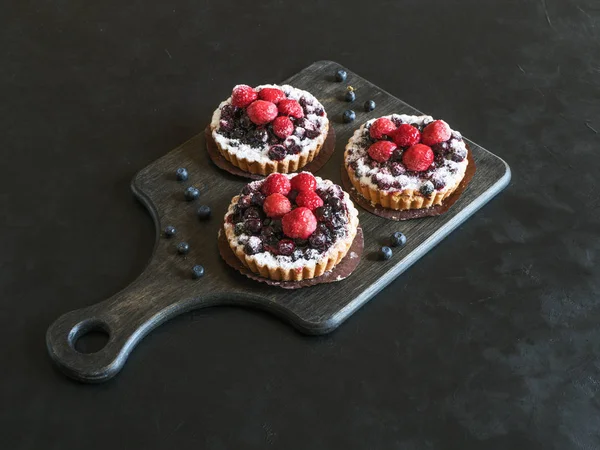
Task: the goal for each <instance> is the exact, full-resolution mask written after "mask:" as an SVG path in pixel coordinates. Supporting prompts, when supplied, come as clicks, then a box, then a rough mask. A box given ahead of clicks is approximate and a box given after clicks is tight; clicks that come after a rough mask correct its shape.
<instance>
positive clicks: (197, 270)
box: [192, 264, 204, 280]
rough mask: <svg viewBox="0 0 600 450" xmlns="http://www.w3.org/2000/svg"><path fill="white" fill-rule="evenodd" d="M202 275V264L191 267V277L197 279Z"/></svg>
mask: <svg viewBox="0 0 600 450" xmlns="http://www.w3.org/2000/svg"><path fill="white" fill-rule="evenodd" d="M203 276H204V267H203V266H201V265H200V264H197V265H195V266H194V267H192V278H194V279H195V280H197V279H198V278H202V277H203Z"/></svg>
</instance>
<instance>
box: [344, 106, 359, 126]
mask: <svg viewBox="0 0 600 450" xmlns="http://www.w3.org/2000/svg"><path fill="white" fill-rule="evenodd" d="M354 119H356V113H355V112H354V111H352V110H351V109H347V110H346V111H344V114H343V115H342V120H343V121H344V123H350V122H353V121H354Z"/></svg>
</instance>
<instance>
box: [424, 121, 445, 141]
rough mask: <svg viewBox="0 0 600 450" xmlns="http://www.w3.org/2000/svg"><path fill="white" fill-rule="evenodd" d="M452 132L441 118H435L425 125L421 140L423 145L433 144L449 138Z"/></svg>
mask: <svg viewBox="0 0 600 450" xmlns="http://www.w3.org/2000/svg"><path fill="white" fill-rule="evenodd" d="M451 135H452V132H451V131H450V127H449V126H448V124H447V123H446V122H444V121H443V120H436V121H434V122H431V123H430V124H429V125H427V126H426V127H425V129H424V130H423V133H422V134H421V142H423V144H425V145H435V144H439V143H440V142H445V141H447V140H448V139H450V136H451Z"/></svg>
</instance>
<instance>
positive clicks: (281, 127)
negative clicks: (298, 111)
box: [273, 116, 294, 139]
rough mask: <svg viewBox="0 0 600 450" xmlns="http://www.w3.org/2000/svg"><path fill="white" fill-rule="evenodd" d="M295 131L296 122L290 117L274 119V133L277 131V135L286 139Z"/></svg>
mask: <svg viewBox="0 0 600 450" xmlns="http://www.w3.org/2000/svg"><path fill="white" fill-rule="evenodd" d="M293 132H294V124H293V123H292V121H291V120H290V118H289V117H286V116H279V117H275V120H274V121H273V133H275V135H276V136H277V137H280V138H281V139H285V138H286V137H288V136H291V135H292V133H293Z"/></svg>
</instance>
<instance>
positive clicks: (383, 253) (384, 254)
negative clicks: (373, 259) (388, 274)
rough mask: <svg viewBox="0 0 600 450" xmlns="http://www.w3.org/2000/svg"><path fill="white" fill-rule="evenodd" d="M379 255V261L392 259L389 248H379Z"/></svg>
mask: <svg viewBox="0 0 600 450" xmlns="http://www.w3.org/2000/svg"><path fill="white" fill-rule="evenodd" d="M379 255H380V256H381V259H383V260H384V261H387V260H388V259H390V258H391V257H392V249H391V248H389V247H381V249H380V250H379Z"/></svg>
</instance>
